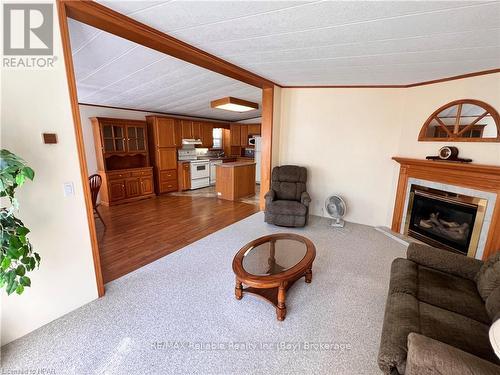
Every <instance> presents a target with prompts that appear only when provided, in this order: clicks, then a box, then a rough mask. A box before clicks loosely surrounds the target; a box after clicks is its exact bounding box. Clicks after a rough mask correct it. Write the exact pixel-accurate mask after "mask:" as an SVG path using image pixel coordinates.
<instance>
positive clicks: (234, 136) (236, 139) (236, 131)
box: [230, 124, 241, 146]
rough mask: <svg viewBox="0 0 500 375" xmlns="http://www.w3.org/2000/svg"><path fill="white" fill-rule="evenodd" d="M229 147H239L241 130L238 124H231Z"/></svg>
mask: <svg viewBox="0 0 500 375" xmlns="http://www.w3.org/2000/svg"><path fill="white" fill-rule="evenodd" d="M230 130H231V146H240V144H241V129H240V125H238V124H231V128H230Z"/></svg>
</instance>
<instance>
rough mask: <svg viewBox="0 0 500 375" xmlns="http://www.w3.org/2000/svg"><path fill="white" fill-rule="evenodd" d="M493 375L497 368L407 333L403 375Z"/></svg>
mask: <svg viewBox="0 0 500 375" xmlns="http://www.w3.org/2000/svg"><path fill="white" fill-rule="evenodd" d="M422 374H441V375H448V374H449V375H475V374H482V375H494V374H500V366H497V365H495V364H494V363H492V362H489V361H486V360H484V359H482V358H479V357H476V356H475V355H472V354H470V353H467V352H464V351H462V350H460V349H457V348H455V347H453V346H450V345H447V344H444V343H442V342H440V341H437V340H433V339H431V338H429V337H426V336H423V335H419V334H417V333H410V334H409V335H408V357H407V361H406V371H405V375H422Z"/></svg>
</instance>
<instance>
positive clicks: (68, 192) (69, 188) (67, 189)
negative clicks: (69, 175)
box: [63, 182, 75, 197]
mask: <svg viewBox="0 0 500 375" xmlns="http://www.w3.org/2000/svg"><path fill="white" fill-rule="evenodd" d="M63 186H64V196H65V197H70V196H72V195H75V187H74V186H73V183H72V182H65V183H64V185H63Z"/></svg>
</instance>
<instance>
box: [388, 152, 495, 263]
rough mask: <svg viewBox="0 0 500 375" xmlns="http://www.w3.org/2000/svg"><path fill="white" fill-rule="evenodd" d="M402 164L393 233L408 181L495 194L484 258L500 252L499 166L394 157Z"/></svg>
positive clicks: (401, 211) (401, 210) (401, 219)
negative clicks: (423, 181) (419, 181)
mask: <svg viewBox="0 0 500 375" xmlns="http://www.w3.org/2000/svg"><path fill="white" fill-rule="evenodd" d="M392 159H393V160H395V161H397V162H398V163H399V164H401V167H400V171H399V180H398V188H397V191H396V202H395V204H394V213H393V216H392V230H393V231H395V232H399V231H400V229H401V224H402V223H403V212H404V209H405V207H404V205H405V201H406V192H407V186H408V179H409V178H417V179H422V180H427V181H433V182H438V183H444V184H449V185H455V186H460V187H465V188H470V189H476V190H482V191H487V192H492V193H496V194H497V199H496V203H495V209H494V211H493V217H492V220H491V224H490V229H489V232H488V238H487V240H486V245H485V248H484V252H483V259H486V258H488V257H489V256H490V255H491V254H493V253H495V252H497V251H500V166H494V165H483V164H474V163H458V162H448V161H437V160H422V159H409V158H402V157H393V158H392Z"/></svg>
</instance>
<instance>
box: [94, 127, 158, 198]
mask: <svg viewBox="0 0 500 375" xmlns="http://www.w3.org/2000/svg"><path fill="white" fill-rule="evenodd" d="M91 122H92V130H93V134H94V144H95V151H96V161H97V170H98V173H99V175H100V176H101V179H102V185H101V189H100V192H99V193H100V198H101V204H103V205H106V206H109V205H115V204H120V203H126V202H130V201H134V200H137V199H144V198H149V197H152V196H153V195H154V193H153V191H150V190H146V191H144V190H141V183H140V178H141V177H142V178H143V179H144V180H149V182H150V185H151V184H152V178H153V176H152V175H153V174H152V168H151V167H150V166H149V157H148V150H149V148H148V132H147V125H146V122H144V121H138V120H126V119H115V118H108V117H94V118H91Z"/></svg>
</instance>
